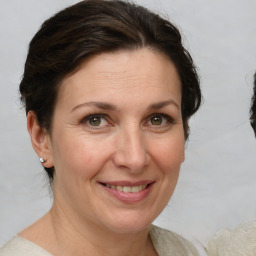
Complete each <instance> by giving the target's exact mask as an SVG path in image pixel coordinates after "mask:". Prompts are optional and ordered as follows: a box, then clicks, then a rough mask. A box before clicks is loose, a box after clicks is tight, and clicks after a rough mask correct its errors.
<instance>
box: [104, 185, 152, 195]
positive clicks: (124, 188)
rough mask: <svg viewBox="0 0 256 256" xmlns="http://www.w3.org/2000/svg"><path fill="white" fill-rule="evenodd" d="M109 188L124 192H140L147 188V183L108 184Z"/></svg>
mask: <svg viewBox="0 0 256 256" xmlns="http://www.w3.org/2000/svg"><path fill="white" fill-rule="evenodd" d="M106 187H107V188H111V189H116V190H118V191H122V192H124V193H138V192H140V191H141V190H143V189H145V188H146V187H147V185H140V186H132V187H131V186H115V185H109V184H106Z"/></svg>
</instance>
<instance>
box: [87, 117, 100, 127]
mask: <svg viewBox="0 0 256 256" xmlns="http://www.w3.org/2000/svg"><path fill="white" fill-rule="evenodd" d="M101 119H102V118H101V117H98V116H95V117H91V118H89V120H88V122H89V124H90V125H92V126H100V124H101Z"/></svg>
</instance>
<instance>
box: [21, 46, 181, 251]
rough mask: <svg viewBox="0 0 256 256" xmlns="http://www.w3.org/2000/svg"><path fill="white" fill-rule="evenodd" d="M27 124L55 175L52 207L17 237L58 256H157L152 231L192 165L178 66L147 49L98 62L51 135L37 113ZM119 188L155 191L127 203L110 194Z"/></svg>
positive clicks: (74, 86)
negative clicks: (186, 165) (187, 161)
mask: <svg viewBox="0 0 256 256" xmlns="http://www.w3.org/2000/svg"><path fill="white" fill-rule="evenodd" d="M91 115H93V116H91ZM27 123H28V131H29V133H30V136H31V141H32V145H33V147H34V149H35V151H36V152H37V154H38V156H39V157H43V158H44V159H47V161H46V163H43V165H44V166H46V167H51V166H54V167H55V177H54V202H53V206H52V209H51V210H50V212H49V213H48V214H46V215H45V216H44V217H43V218H42V219H41V220H39V221H38V222H36V223H35V224H34V225H32V226H30V227H29V228H27V229H26V230H24V231H22V232H21V233H20V234H19V235H20V236H22V237H24V238H26V239H29V240H31V241H33V242H34V243H36V244H38V245H39V246H41V247H43V248H44V249H45V250H47V251H49V252H50V253H52V254H53V255H55V256H58V255H62V256H63V255H78V256H79V255H83V256H84V255H95V256H97V255H113V256H115V255H141V256H143V255H157V253H156V251H155V250H154V247H153V246H152V242H151V240H150V237H149V235H148V232H149V227H150V224H151V223H152V221H153V220H154V219H155V218H156V217H157V216H158V215H159V214H160V213H161V211H162V210H163V209H164V207H165V206H166V204H167V203H168V201H169V199H170V197H171V196H172V194H173V191H174V189H175V186H176V183H177V179H178V176H179V170H180V165H181V163H182V162H183V161H184V131H183V123H182V114H181V83H180V79H179V76H178V74H177V71H176V68H175V66H174V64H173V63H172V62H171V61H170V59H169V58H167V57H166V56H164V55H162V54H161V53H159V52H156V51H153V50H152V49H148V48H143V49H139V50H133V51H119V52H115V53H103V54H99V55H97V56H93V57H91V58H90V59H89V60H87V61H86V62H85V63H84V64H83V65H82V66H81V67H80V69H79V70H78V71H77V72H76V73H74V74H71V75H70V76H68V77H66V78H65V79H64V80H63V81H62V84H61V86H60V89H59V92H58V99H57V103H56V106H55V110H54V115H53V122H52V131H51V134H49V133H48V132H47V131H45V130H44V129H42V128H41V127H40V126H39V125H38V124H37V121H36V118H35V114H34V113H33V111H30V112H29V114H28V121H27ZM120 182H121V183H122V184H123V183H127V182H129V184H133V185H134V184H135V183H136V182H139V183H140V184H141V183H143V182H144V183H147V184H148V183H150V186H149V187H150V188H146V189H145V190H146V191H148V192H147V193H146V196H143V197H139V200H138V201H136V200H134V198H133V197H132V198H131V200H130V199H129V200H130V201H129V200H128V201H123V200H119V198H117V197H116V196H114V195H113V193H112V192H110V190H111V189H106V184H108V183H114V184H116V183H120ZM111 191H113V189H112V190H111ZM116 241H118V243H116Z"/></svg>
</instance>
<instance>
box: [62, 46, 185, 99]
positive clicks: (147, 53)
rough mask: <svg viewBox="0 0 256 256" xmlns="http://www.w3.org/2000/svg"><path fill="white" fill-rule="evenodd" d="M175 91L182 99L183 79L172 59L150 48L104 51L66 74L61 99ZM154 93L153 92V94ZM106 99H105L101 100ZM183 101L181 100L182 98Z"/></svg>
mask: <svg viewBox="0 0 256 256" xmlns="http://www.w3.org/2000/svg"><path fill="white" fill-rule="evenodd" d="M140 93H143V94H145V96H146V95H147V94H152V93H155V96H157V95H162V96H161V97H164V95H166V94H168V93H169V94H172V95H173V96H174V97H178V98H180V97H181V96H180V94H181V84H180V79H179V76H178V73H177V70H176V68H175V65H174V64H173V63H172V61H171V60H170V59H169V58H168V57H167V56H165V55H164V54H162V53H159V52H156V51H153V50H151V49H148V48H142V49H137V50H122V51H117V52H112V53H102V54H99V55H96V56H93V57H91V58H90V59H88V60H86V61H85V62H84V63H83V64H82V65H81V67H80V68H79V69H78V71H76V72H75V73H74V74H72V75H70V76H69V77H66V78H65V79H64V80H63V81H62V83H61V85H60V89H59V93H58V100H61V99H65V98H67V97H68V98H69V99H72V98H76V97H79V98H81V100H82V98H83V100H87V98H88V97H90V96H93V97H100V98H106V97H110V96H111V95H112V94H115V96H116V97H118V94H120V95H119V96H120V97H124V96H125V95H127V96H129V95H133V96H137V95H139V94H140ZM151 96H153V95H151ZM100 100H103V99H100ZM178 101H180V99H178Z"/></svg>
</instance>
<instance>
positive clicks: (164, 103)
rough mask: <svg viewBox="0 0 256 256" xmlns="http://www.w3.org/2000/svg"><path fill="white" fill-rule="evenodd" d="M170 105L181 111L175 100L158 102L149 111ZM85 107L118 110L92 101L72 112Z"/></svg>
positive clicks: (78, 106)
mask: <svg viewBox="0 0 256 256" xmlns="http://www.w3.org/2000/svg"><path fill="white" fill-rule="evenodd" d="M168 105H174V106H175V107H176V108H178V109H180V106H179V104H177V103H176V102H175V101H174V100H165V101H161V102H157V103H153V104H151V105H149V107H148V110H155V109H160V108H163V107H165V106H168ZM84 106H94V107H96V108H99V109H103V110H111V111H114V110H117V108H116V107H115V106H114V105H113V104H110V103H106V102H95V101H90V102H85V103H82V104H79V105H77V106H75V107H74V108H73V109H72V110H71V112H73V111H75V110H76V109H78V108H80V107H84Z"/></svg>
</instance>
